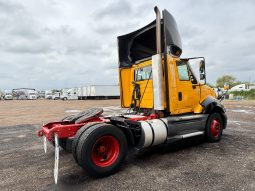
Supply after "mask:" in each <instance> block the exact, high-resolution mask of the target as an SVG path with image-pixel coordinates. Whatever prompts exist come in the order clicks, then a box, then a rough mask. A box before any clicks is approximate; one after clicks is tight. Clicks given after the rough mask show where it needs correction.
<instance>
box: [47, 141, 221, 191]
mask: <svg viewBox="0 0 255 191" xmlns="http://www.w3.org/2000/svg"><path fill="white" fill-rule="evenodd" d="M216 144H217V143H216ZM204 147H208V144H207V143H206V142H205V140H204V139H203V137H192V138H189V139H185V140H180V141H177V142H174V143H168V144H165V145H160V146H155V147H152V148H150V149H144V150H140V151H139V152H135V151H131V152H129V154H128V155H127V157H126V160H125V161H124V163H123V165H122V166H121V168H120V169H119V171H118V172H117V173H116V174H114V175H110V176H107V177H102V178H93V177H90V176H89V175H88V174H87V173H86V172H85V171H84V170H83V169H82V168H81V167H79V166H78V165H76V164H75V163H74V164H73V165H71V166H70V167H68V169H67V170H65V171H66V172H65V173H61V175H60V176H59V182H58V185H49V188H48V190H82V188H83V189H84V188H92V187H91V185H93V184H100V185H104V184H106V182H109V181H110V182H112V181H118V179H121V177H123V176H126V174H128V173H129V171H130V169H131V167H133V166H137V167H138V168H151V169H152V170H153V169H156V170H157V169H159V170H160V169H161V168H162V169H163V168H164V169H166V168H169V169H171V168H176V167H178V166H179V165H181V163H182V162H184V161H186V160H192V159H193V160H194V159H196V156H193V154H194V152H196V150H203V149H204ZM199 152H200V151H199ZM70 157H71V156H70ZM165 159H167V160H165ZM183 160H184V161H183ZM166 164H167V165H166ZM69 170H70V171H69ZM67 171H69V172H67Z"/></svg>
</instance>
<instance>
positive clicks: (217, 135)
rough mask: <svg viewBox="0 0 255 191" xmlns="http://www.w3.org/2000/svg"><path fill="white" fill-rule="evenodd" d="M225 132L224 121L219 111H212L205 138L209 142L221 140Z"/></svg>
mask: <svg viewBox="0 0 255 191" xmlns="http://www.w3.org/2000/svg"><path fill="white" fill-rule="evenodd" d="M222 132H223V121H222V118H221V116H220V114H219V113H212V114H211V115H210V116H209V117H208V120H207V123H206V128H205V138H206V140H207V141H208V142H218V141H220V140H221V137H222Z"/></svg>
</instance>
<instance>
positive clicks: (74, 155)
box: [72, 122, 100, 164]
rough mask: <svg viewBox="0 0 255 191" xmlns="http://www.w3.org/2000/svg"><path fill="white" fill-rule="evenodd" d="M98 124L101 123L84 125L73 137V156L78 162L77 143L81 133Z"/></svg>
mask: <svg viewBox="0 0 255 191" xmlns="http://www.w3.org/2000/svg"><path fill="white" fill-rule="evenodd" d="M96 124H100V123H96V122H95V123H88V124H86V125H84V126H82V127H81V128H80V129H79V130H78V131H77V133H76V134H75V137H74V139H73V143H72V153H73V158H74V160H75V161H76V163H77V164H78V160H77V156H76V148H77V143H78V141H79V140H80V137H81V135H82V134H83V133H84V132H85V131H86V130H87V129H88V128H89V127H91V126H93V125H96Z"/></svg>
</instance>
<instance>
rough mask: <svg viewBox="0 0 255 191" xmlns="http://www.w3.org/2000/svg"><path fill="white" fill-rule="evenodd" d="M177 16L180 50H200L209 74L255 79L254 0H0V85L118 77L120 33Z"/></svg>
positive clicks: (43, 85) (55, 84)
mask: <svg viewBox="0 0 255 191" xmlns="http://www.w3.org/2000/svg"><path fill="white" fill-rule="evenodd" d="M155 5H157V6H159V8H161V9H164V8H165V9H167V10H168V11H169V12H170V13H172V15H173V16H174V17H175V19H176V21H177V24H178V27H179V31H180V33H181V37H182V42H183V55H182V56H183V57H189V56H205V57H206V66H207V79H208V81H209V82H210V83H214V82H215V80H216V79H217V77H219V76H221V75H223V74H230V75H233V76H235V77H236V78H237V79H238V80H242V81H248V80H250V81H252V82H255V1H253V0H250V1H249V0H232V1H227V0H207V1H204V0H196V1H195V0H183V1H179V0H165V1H163V0H162V1H147V0H139V1H131V0H117V1H115V0H104V1H99V0H98V1H88V0H87V1H86V0H72V1H69V0H40V1H34V0H22V1H21V0H20V1H19V0H16V1H15V0H0V89H12V88H19V87H30V88H37V89H51V88H63V87H75V86H85V85H90V84H117V83H118V73H117V67H118V60H117V40H116V37H117V36H118V35H122V34H126V33H129V32H131V31H133V30H136V29H138V28H139V27H142V26H143V25H145V24H147V23H149V22H150V21H152V20H153V19H154V18H155V14H154V11H153V7H154V6H155Z"/></svg>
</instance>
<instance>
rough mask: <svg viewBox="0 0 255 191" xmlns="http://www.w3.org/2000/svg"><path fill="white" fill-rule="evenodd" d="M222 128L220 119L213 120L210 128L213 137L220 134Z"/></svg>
mask: <svg viewBox="0 0 255 191" xmlns="http://www.w3.org/2000/svg"><path fill="white" fill-rule="evenodd" d="M220 128H221V125H220V121H219V120H218V119H214V120H212V122H211V128H210V129H211V133H212V136H213V137H217V136H218V135H219V133H220Z"/></svg>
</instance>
